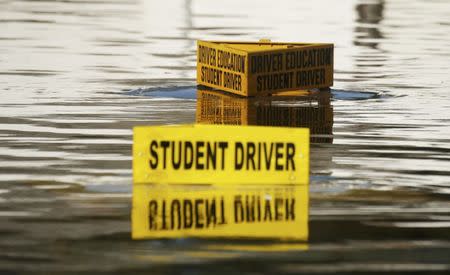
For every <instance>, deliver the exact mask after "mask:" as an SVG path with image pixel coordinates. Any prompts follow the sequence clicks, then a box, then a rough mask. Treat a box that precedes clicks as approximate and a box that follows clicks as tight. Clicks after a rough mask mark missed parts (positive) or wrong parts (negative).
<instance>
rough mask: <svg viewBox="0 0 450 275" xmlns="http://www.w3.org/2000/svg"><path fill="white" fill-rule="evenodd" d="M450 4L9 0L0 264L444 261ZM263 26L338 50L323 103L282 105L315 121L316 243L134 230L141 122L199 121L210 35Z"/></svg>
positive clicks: (419, 267) (243, 266) (122, 266)
mask: <svg viewBox="0 0 450 275" xmlns="http://www.w3.org/2000/svg"><path fill="white" fill-rule="evenodd" d="M449 14H450V3H449V2H448V1H447V0H442V1H439V0H433V1H420V0H412V1H411V0H410V1H406V0H405V1H401V0H398V1H394V0H392V1H387V0H386V1H382V0H379V1H377V0H373V1H369V0H367V1H357V0H344V1H332V0H329V1H325V0H321V1H310V2H309V3H306V2H305V1H285V2H280V3H278V2H277V3H275V2H268V1H234V0H233V1H226V2H224V1H222V2H220V3H215V2H213V1H193V0H192V1H181V0H180V1H162V2H161V1H144V0H142V1H138V0H128V1H119V0H117V1H100V0H99V1H97V0H92V1H76V0H74V1H26V0H22V1H20V0H17V1H12V0H11V1H9V0H0V248H1V249H0V273H2V274H18V273H23V274H62V273H64V274H89V273H112V274H115V273H117V274H141V273H142V274H167V273H174V274H175V273H176V274H178V273H183V274H211V273H215V274H234V273H238V272H240V273H249V274H250V273H252V274H256V273H266V274H292V273H307V274H310V273H335V272H341V273H350V272H359V273H368V272H373V271H381V272H399V273H403V272H416V273H423V274H430V273H442V274H446V273H448V272H449V271H450V264H449V263H450V234H449V233H450V200H449V194H450V138H449V137H450V116H449V111H448V110H449V109H450V99H449V90H450V36H449V33H450V17H449ZM260 38H271V39H272V40H273V41H305V42H332V43H335V47H336V48H335V86H334V89H333V90H332V91H331V94H329V95H328V101H329V102H328V103H326V104H325V105H324V104H322V103H323V102H322V101H320V102H322V103H320V102H319V101H318V100H317V99H314V98H311V99H305V100H304V102H303V103H302V105H301V106H300V107H299V106H297V105H295V104H294V106H291V109H290V110H294V111H286V110H287V109H286V108H288V107H289V106H290V105H289V106H286V105H277V106H278V108H281V109H280V110H284V111H280V113H283V112H293V113H295V114H297V116H298V119H299V121H300V120H301V121H300V122H299V123H300V124H301V125H303V126H308V127H316V128H315V129H317V131H316V134H317V136H316V140H313V141H314V142H315V143H314V144H313V145H312V151H311V165H312V167H311V185H310V196H311V203H310V207H311V211H310V240H309V242H308V244H307V246H305V244H298V243H287V244H286V243H280V242H277V241H246V240H239V241H237V240H199V239H180V240H161V241H132V240H131V239H130V206H131V205H130V199H131V181H132V180H131V133H132V132H131V129H132V127H133V126H134V125H152V124H178V123H193V122H195V120H196V114H195V112H196V106H197V102H196V93H197V90H196V87H195V41H196V40H197V39H216V40H258V39H260ZM325 102H327V101H325ZM297 103H298V102H297ZM296 106H297V107H296ZM292 108H297V109H292ZM299 108H300V109H299ZM288 109H289V108H288ZM258 110H259V111H258ZM258 110H257V111H258V112H259V113H258V114H259V115H260V116H259V118H260V119H264V118H267V114H268V113H270V110H273V109H270V108H266V109H264V108H262V109H258ZM295 110H297V111H295ZM322 111H323V113H322ZM330 111H331V118H332V120H331V125H330V120H327V122H326V123H325V120H323V119H322V118H323V116H325V113H327V114H328V117H329V114H330ZM302 114H303V115H302ZM307 114H309V115H310V116H309V117H308V119H305V120H302V119H303V118H304V115H307ZM322 115H323V116H322ZM276 118H277V120H276V121H278V122H272V124H274V125H280V123H281V122H280V121H281V120H282V118H281V116H276ZM277 123H278V124H277ZM302 123H303V124H302ZM324 125H326V126H324Z"/></svg>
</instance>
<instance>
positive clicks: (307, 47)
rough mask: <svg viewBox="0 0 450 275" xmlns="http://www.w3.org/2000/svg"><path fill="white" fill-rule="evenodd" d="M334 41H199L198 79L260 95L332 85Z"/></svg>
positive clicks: (220, 87) (220, 86)
mask: <svg viewBox="0 0 450 275" xmlns="http://www.w3.org/2000/svg"><path fill="white" fill-rule="evenodd" d="M333 49H334V46H333V44H326V43H273V42H270V41H264V40H261V41H260V42H224V41H223V42H220V41H198V42H197V83H198V84H200V85H204V86H208V87H212V88H215V89H219V90H223V91H227V92H231V93H235V94H239V95H243V96H257V95H267V94H274V93H277V92H281V91H291V90H299V89H300V90H302V89H313V88H327V87H331V86H333Z"/></svg>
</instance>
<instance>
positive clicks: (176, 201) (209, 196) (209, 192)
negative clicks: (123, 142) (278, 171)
mask: <svg viewBox="0 0 450 275" xmlns="http://www.w3.org/2000/svg"><path fill="white" fill-rule="evenodd" d="M132 237H133V239H144V238H149V239H151V238H178V237H233V238H237V237H247V238H278V239H295V240H307V238H308V186H307V185H300V186H252V187H242V186H240V187H238V186H221V187H218V186H196V187H192V186H186V185H183V186H181V185H175V186H173V185H161V184H156V185H152V184H137V185H134V187H133V210H132Z"/></svg>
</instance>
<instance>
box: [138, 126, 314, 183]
mask: <svg viewBox="0 0 450 275" xmlns="http://www.w3.org/2000/svg"><path fill="white" fill-rule="evenodd" d="M133 181H134V183H169V184H253V183H258V184H308V181H309V129H307V128H305V129H303V128H281V127H252V126H225V125H192V126H172V127H171V126H153V127H135V128H134V141H133Z"/></svg>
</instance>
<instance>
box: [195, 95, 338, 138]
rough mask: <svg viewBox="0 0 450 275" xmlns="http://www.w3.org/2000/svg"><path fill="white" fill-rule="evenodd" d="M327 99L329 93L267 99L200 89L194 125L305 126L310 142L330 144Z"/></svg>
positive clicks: (330, 109)
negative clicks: (307, 129) (308, 130)
mask: <svg viewBox="0 0 450 275" xmlns="http://www.w3.org/2000/svg"><path fill="white" fill-rule="evenodd" d="M330 99H331V93H330V92H329V91H320V92H313V91H294V92H284V93H281V94H278V95H274V96H270V97H253V98H244V97H241V96H237V95H233V94H229V93H224V92H221V91H217V90H211V89H208V88H199V89H198V90H197V112H196V122H197V123H203V124H226V125H259V126H281V127H307V128H309V129H310V134H311V142H312V143H332V142H333V107H332V106H331V104H330V101H331V100H330Z"/></svg>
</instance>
